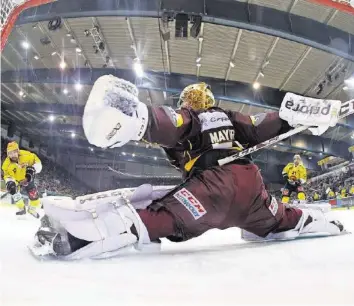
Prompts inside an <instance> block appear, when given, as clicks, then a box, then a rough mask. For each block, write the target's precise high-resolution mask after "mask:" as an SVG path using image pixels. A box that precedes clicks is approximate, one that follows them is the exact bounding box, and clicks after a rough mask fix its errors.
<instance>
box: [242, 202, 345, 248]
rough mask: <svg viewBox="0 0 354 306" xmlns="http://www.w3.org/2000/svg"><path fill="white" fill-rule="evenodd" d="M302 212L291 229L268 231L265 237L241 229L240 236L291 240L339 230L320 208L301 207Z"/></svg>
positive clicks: (329, 234) (247, 239)
mask: <svg viewBox="0 0 354 306" xmlns="http://www.w3.org/2000/svg"><path fill="white" fill-rule="evenodd" d="M301 210H302V212H303V214H302V216H301V218H300V220H299V222H298V224H297V225H296V227H295V228H294V229H292V230H288V231H285V232H280V233H270V234H268V235H267V236H266V237H264V238H263V237H259V236H257V235H255V234H253V233H250V232H248V231H245V230H241V238H242V239H243V240H245V241H252V242H262V241H273V240H291V239H296V238H301V237H310V236H311V237H322V236H332V235H339V234H340V230H339V228H338V226H336V225H335V224H333V223H331V221H334V219H333V218H331V216H330V214H328V213H324V212H323V211H322V209H318V208H315V209H301ZM309 216H311V217H312V222H310V223H309V224H307V225H306V226H305V223H306V221H307V219H308V217H309Z"/></svg>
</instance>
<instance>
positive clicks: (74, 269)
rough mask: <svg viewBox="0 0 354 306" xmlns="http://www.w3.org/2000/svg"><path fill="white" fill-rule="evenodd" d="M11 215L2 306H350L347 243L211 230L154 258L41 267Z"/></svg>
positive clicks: (352, 218)
mask: <svg viewBox="0 0 354 306" xmlns="http://www.w3.org/2000/svg"><path fill="white" fill-rule="evenodd" d="M12 212H13V210H11V214H7V211H6V210H4V209H2V208H0V241H1V245H0V260H1V270H0V281H1V283H2V284H1V287H0V291H2V292H1V294H0V304H1V305H2V306H12V305H21V306H22V305H26V306H27V305H29V306H32V305H36V306H42V305H46V306H47V305H50V306H56V305H58V306H59V305H60V306H62V305H66V306H69V305H74V306H79V305H84V306H89V305H104V306H106V305H109V306H110V305H123V306H126V305H144V306H145V305H164V306H165V305H181V304H182V305H183V306H187V305H188V306H189V305H198V306H199V305H203V306H208V305H214V306H215V305H222V306H223V305H246V304H247V305H250V304H258V305H289V304H291V305H295V304H297V305H303V304H307V305H309V304H312V305H313V304H317V305H329V304H332V305H340V304H341V305H343V304H347V305H348V304H349V305H351V304H352V305H353V304H354V297H353V294H352V292H353V281H354V279H353V275H354V271H353V267H354V256H353V254H354V239H353V236H354V235H347V236H339V237H327V238H318V239H306V240H295V241H289V242H275V243H273V242H272V243H268V242H267V243H261V244H259V243H252V244H250V243H245V242H243V241H241V240H240V235H239V231H238V230H237V229H229V230H226V231H217V230H215V231H210V232H208V233H206V234H205V235H203V236H201V237H198V238H197V239H193V240H190V241H187V242H184V243H180V244H178V243H172V242H169V241H164V243H163V245H162V253H161V254H158V255H155V254H151V255H149V254H143V253H139V254H138V253H136V254H134V256H123V257H116V258H111V259H108V260H82V261H73V262H63V261H45V262H41V261H38V260H35V259H34V258H33V257H32V256H30V255H29V254H28V250H27V248H26V245H27V244H28V242H29V241H30V240H31V239H32V237H33V234H34V230H35V229H37V226H38V221H37V220H35V219H34V218H28V220H26V222H22V221H18V222H16V220H15V216H13V215H12ZM338 213H339V214H338V216H342V217H343V218H342V217H340V220H341V221H343V223H344V224H345V225H347V226H351V228H349V230H351V231H353V230H354V213H353V212H352V211H350V212H342V211H340V212H338Z"/></svg>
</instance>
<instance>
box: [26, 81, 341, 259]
mask: <svg viewBox="0 0 354 306" xmlns="http://www.w3.org/2000/svg"><path fill="white" fill-rule="evenodd" d="M289 101H290V102H289ZM180 102H181V105H180V106H181V108H180V109H178V110H177V111H174V110H173V109H171V108H169V107H166V106H158V107H148V106H146V105H145V104H143V103H141V102H140V101H139V100H138V90H137V88H136V87H135V86H134V85H133V84H131V83H129V82H126V81H124V80H121V79H118V78H116V77H113V76H110V75H107V76H103V77H100V78H99V79H98V80H97V81H96V82H95V84H94V86H93V88H92V91H91V94H90V97H89V99H88V102H87V104H86V106H85V111H84V116H83V127H84V130H85V134H86V137H87V139H88V140H89V142H90V143H91V144H93V145H96V146H98V147H104V148H113V147H119V146H123V145H124V144H126V143H127V142H129V141H130V140H141V139H144V140H146V141H149V142H153V143H158V144H160V145H161V146H162V147H163V148H164V149H165V150H166V153H167V154H168V156H169V158H170V159H171V162H172V163H173V164H174V165H175V166H177V167H178V168H180V169H181V170H182V171H183V172H184V174H185V181H184V183H182V184H181V185H180V186H177V187H176V188H173V189H172V190H168V191H167V192H166V191H164V192H162V194H161V192H160V191H158V190H157V191H153V190H152V189H151V188H150V189H149V187H142V188H139V189H138V190H137V191H136V192H135V193H130V192H123V191H121V190H117V191H109V192H103V193H98V194H93V195H87V196H84V197H79V198H77V199H76V200H72V199H66V198H63V199H56V198H45V199H44V200H43V206H44V211H45V214H46V216H45V217H44V218H43V219H42V226H41V227H40V229H39V230H38V232H37V233H36V236H35V240H36V241H35V244H34V246H32V247H31V249H32V250H33V252H34V253H35V254H37V255H47V254H52V255H53V256H64V257H65V258H67V259H78V258H84V257H101V256H110V255H113V254H116V253H117V252H118V253H119V252H120V251H121V250H123V249H124V248H127V247H132V246H135V247H137V248H138V249H143V248H146V247H151V246H155V245H158V241H159V238H163V237H166V238H168V239H170V240H172V241H176V242H179V241H185V240H188V239H191V238H194V237H197V236H199V235H201V234H203V233H204V232H206V231H207V230H209V229H212V228H218V229H226V228H229V227H239V228H242V229H244V230H246V231H247V232H250V233H253V234H255V235H257V236H258V237H267V236H269V235H272V237H274V236H276V237H279V238H283V237H285V236H286V235H287V234H288V233H289V232H291V237H297V236H301V235H304V234H307V233H322V234H323V233H325V234H328V235H337V234H340V232H341V231H342V230H343V226H342V225H341V224H340V223H339V222H338V221H335V220H329V219H328V218H327V216H326V215H325V213H323V212H322V211H320V210H311V209H306V208H305V209H299V208H294V207H285V206H284V205H283V204H282V203H278V202H277V201H276V200H275V199H274V198H272V197H271V196H270V195H269V194H268V192H267V191H266V189H265V187H264V184H263V180H262V177H261V175H260V171H259V169H258V167H257V166H256V165H255V164H254V163H253V162H252V160H251V159H250V158H248V157H244V158H240V159H236V160H234V161H232V162H230V163H228V164H226V165H223V166H219V165H218V161H219V160H220V159H222V158H225V157H227V156H230V155H232V154H234V153H235V152H237V151H239V150H242V149H244V148H246V147H250V146H254V145H257V144H259V143H260V142H263V141H265V140H268V139H270V138H272V137H275V136H277V135H279V134H282V133H285V132H287V131H289V130H290V129H291V128H292V127H295V126H298V125H305V126H311V131H312V133H314V134H316V135H320V134H322V133H324V132H325V131H326V130H327V129H328V128H329V127H330V126H334V125H336V123H337V120H338V113H339V111H340V104H341V103H340V101H333V100H332V101H323V100H317V99H310V98H304V97H299V96H296V95H294V94H287V95H286V96H285V98H284V101H283V103H282V106H281V109H280V111H279V113H277V112H274V113H267V114H259V115H257V116H251V117H250V116H245V115H242V114H241V113H239V112H233V111H224V110H222V109H220V108H218V107H214V102H215V100H214V96H213V94H212V92H211V90H210V87H209V86H207V85H206V84H204V83H200V84H194V85H190V86H188V87H186V88H185V89H184V90H183V92H182V93H181V96H180ZM290 106H291V107H290ZM307 109H312V110H313V109H316V110H317V111H312V112H307V111H306V110H307ZM154 242H157V243H154Z"/></svg>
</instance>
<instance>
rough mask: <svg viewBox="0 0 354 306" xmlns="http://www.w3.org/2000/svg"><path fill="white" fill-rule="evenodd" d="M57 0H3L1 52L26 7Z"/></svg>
mask: <svg viewBox="0 0 354 306" xmlns="http://www.w3.org/2000/svg"><path fill="white" fill-rule="evenodd" d="M53 1H55V0H1V11H0V12H1V24H0V28H1V52H2V50H3V49H4V47H5V45H6V42H7V39H8V37H9V36H10V34H11V31H12V28H13V27H14V25H15V23H16V20H17V18H18V16H19V15H20V14H21V13H22V12H23V11H24V10H26V9H28V8H32V7H36V6H39V5H42V4H47V3H49V2H53Z"/></svg>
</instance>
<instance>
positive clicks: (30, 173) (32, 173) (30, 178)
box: [25, 166, 36, 183]
mask: <svg viewBox="0 0 354 306" xmlns="http://www.w3.org/2000/svg"><path fill="white" fill-rule="evenodd" d="M35 174H36V170H35V169H34V168H33V167H32V166H29V167H27V168H26V175H25V177H26V180H27V182H28V183H29V182H31V181H33V180H34V176H35Z"/></svg>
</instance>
